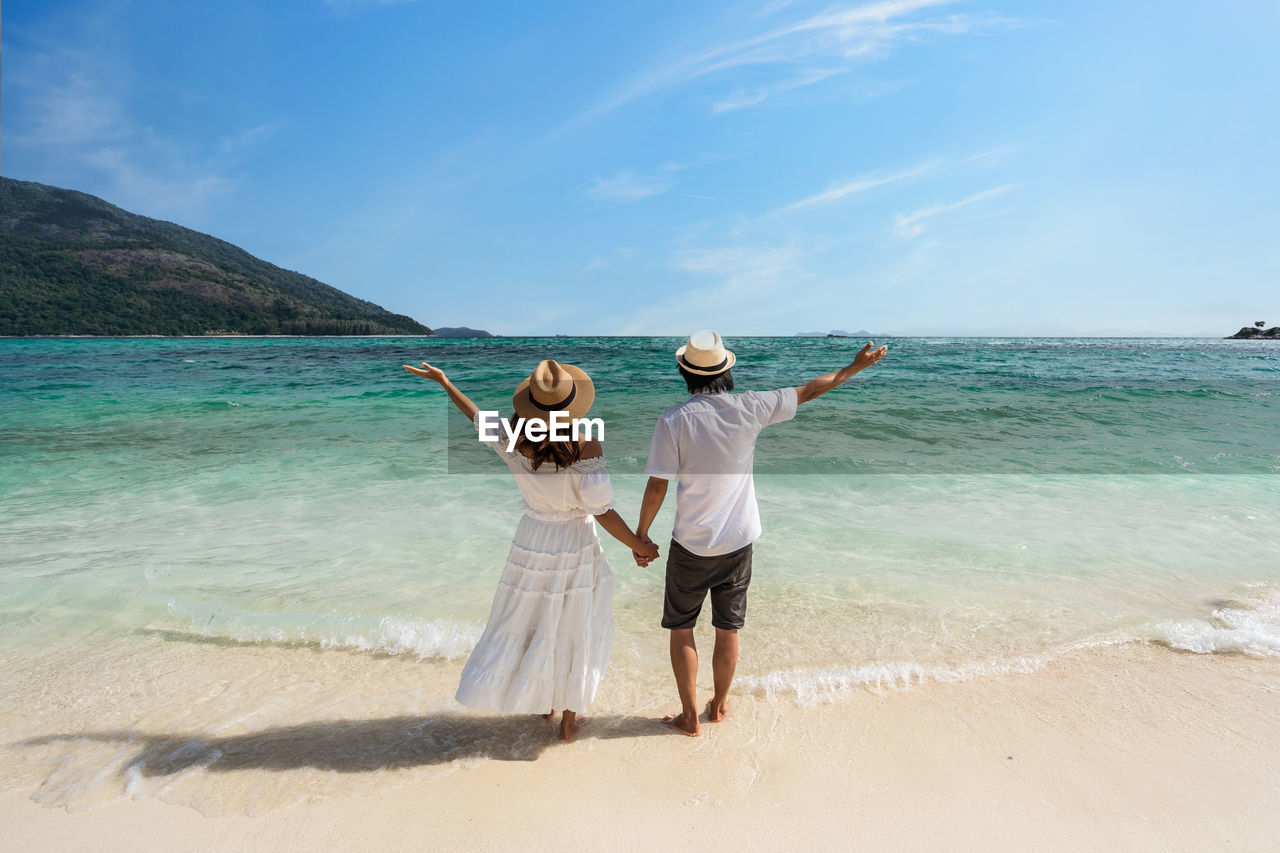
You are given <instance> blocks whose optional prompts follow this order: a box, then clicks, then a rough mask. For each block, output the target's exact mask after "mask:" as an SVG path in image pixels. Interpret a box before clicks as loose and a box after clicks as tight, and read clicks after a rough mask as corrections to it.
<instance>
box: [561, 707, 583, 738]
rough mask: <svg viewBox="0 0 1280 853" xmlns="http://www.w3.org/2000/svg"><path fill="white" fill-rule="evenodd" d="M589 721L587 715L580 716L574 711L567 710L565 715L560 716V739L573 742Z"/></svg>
mask: <svg viewBox="0 0 1280 853" xmlns="http://www.w3.org/2000/svg"><path fill="white" fill-rule="evenodd" d="M588 722H589V721H588V720H587V718H586V717H579V716H578V715H577V714H575V713H574V712H573V711H565V712H564V716H563V717H561V718H560V740H561V741H563V742H564V743H572V742H573V739H574V738H576V737H577V736H578V731H579V730H580V729H581V728H582V727H583V726H585V725H586V724H587V723H588Z"/></svg>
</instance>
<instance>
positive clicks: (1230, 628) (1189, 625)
mask: <svg viewBox="0 0 1280 853" xmlns="http://www.w3.org/2000/svg"><path fill="white" fill-rule="evenodd" d="M1146 638H1147V639H1149V640H1150V641H1151V642H1154V643H1160V644H1162V645H1166V646H1168V647H1170V648H1173V649H1179V650H1182V651H1188V652H1196V653H1197V654H1213V653H1229V652H1235V653H1239V654H1246V655H1255V656H1259V657H1270V656H1273V655H1280V591H1272V592H1271V593H1270V594H1266V595H1261V596H1258V597H1256V598H1251V599H1246V600H1243V601H1238V602H1231V603H1230V604H1224V605H1223V606H1220V607H1217V608H1215V609H1214V611H1213V613H1212V615H1211V616H1210V617H1209V618H1208V619H1187V620H1182V621H1165V622H1157V623H1155V624H1153V625H1151V626H1150V628H1149V629H1148V630H1147V632H1146Z"/></svg>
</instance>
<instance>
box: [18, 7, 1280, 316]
mask: <svg viewBox="0 0 1280 853" xmlns="http://www.w3.org/2000/svg"><path fill="white" fill-rule="evenodd" d="M4 16H5V17H4V28H3V39H4V43H3V62H4V67H3V109H4V116H3V119H4V122H3V143H2V144H3V164H2V165H3V169H4V174H5V175H7V176H9V177H13V178H20V179H24V180H34V181H41V182H45V183H50V184H56V185H59V186H65V187H71V188H74V189H78V190H83V191H85V192H89V193H93V194H95V195H99V196H102V197H103V198H106V199H107V200H108V201H111V202H113V203H115V204H118V205H120V206H122V207H124V208H126V209H129V210H133V211H136V212H139V213H143V214H146V215H149V216H156V217H160V218H163V219H170V220H173V221H176V222H179V223H181V224H183V225H187V226H189V227H192V228H196V229H198V230H201V231H206V232H209V233H212V234H214V235H216V236H218V237H221V238H223V239H226V240H229V241H231V242H233V243H236V244H238V245H240V246H243V247H244V248H245V249H247V250H249V251H250V252H252V253H253V254H256V255H258V256H260V257H262V258H265V259H267V260H269V261H272V262H274V263H277V264H280V265H281V266H284V267H288V268H290V269H296V270H299V271H302V272H305V273H307V274H309V275H313V276H315V277H316V278H319V279H320V280H322V281H325V282H327V283H330V284H333V285H334V286H336V287H339V288H342V289H343V290H346V291H348V292H350V293H354V294H356V295H358V296H361V297H364V298H366V299H370V300H373V301H375V302H378V303H379V304H382V305H384V306H385V307H387V308H390V309H392V310H394V311H399V312H403V313H407V314H410V315H412V316H414V317H416V318H418V319H419V320H421V321H422V322H424V323H427V324H428V325H439V326H447V325H461V324H465V325H470V326H476V327H482V328H487V329H491V330H493V331H496V332H500V333H504V334H522V333H528V334H555V333H566V334H687V333H688V332H689V331H690V330H692V329H695V328H700V327H703V326H712V327H715V328H718V329H720V330H721V331H723V332H724V333H725V334H726V335H733V334H739V335H742V334H791V333H794V332H799V331H810V330H826V329H830V328H847V329H856V328H867V329H871V330H873V331H878V332H883V333H918V334H929V333H946V334H963V333H968V334H1124V333H1135V334H1201V333H1205V334H1225V333H1227V332H1230V331H1233V330H1234V329H1236V328H1238V327H1239V326H1240V325H1241V324H1243V323H1245V322H1252V321H1253V320H1258V319H1262V320H1267V321H1269V322H1270V323H1280V296H1278V295H1277V294H1280V287H1278V286H1277V285H1280V239H1277V236H1276V235H1277V234H1280V205H1278V204H1277V203H1276V199H1277V198H1280V157H1278V156H1277V155H1278V153H1280V103H1278V101H1280V96H1278V95H1277V93H1278V92H1280V4H1276V3H1275V2H1274V1H1273V0H1265V2H1230V3H1224V4H1206V3H1203V2H1091V1H1090V0H1085V2H1078V3H1035V2H1024V3H1012V2H982V0H971V2H936V0H886V2H872V3H848V4H846V3H838V2H837V3H825V2H824V3H805V2H787V0H755V2H745V3H739V2H734V3H718V2H706V3H694V4H691V3H664V2H650V3H636V4H615V3H597V2H584V3H554V4H553V3H510V4H487V3H459V2H449V1H448V0H417V1H416V2H414V0H401V2H389V1H388V0H381V2H379V0H327V2H326V0H289V2H285V3H270V4H266V3H261V2H242V0H224V2H219V3H216V4H213V3H174V2H171V0H134V2H123V1H122V0H40V2H32V0H12V2H10V3H8V4H7V5H6V6H5V7H4Z"/></svg>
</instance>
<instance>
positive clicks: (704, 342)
mask: <svg viewBox="0 0 1280 853" xmlns="http://www.w3.org/2000/svg"><path fill="white" fill-rule="evenodd" d="M737 360H738V359H737V357H736V356H735V355H734V354H733V352H732V351H730V350H727V349H725V348H724V341H723V340H722V339H721V338H720V336H719V335H718V334H716V333H715V332H714V331H712V330H711V329H703V330H702V331H700V332H694V333H693V334H692V335H690V336H689V342H688V343H687V344H685V345H684V346H682V347H680V349H678V350H676V364H678V365H680V366H681V367H683V368H684V369H685V370H687V371H689V372H690V373H696V374H698V375H699V376H717V375H719V374H721V373H724V372H725V371H726V370H728V369H729V368H731V367H733V363H734V362H735V361H737Z"/></svg>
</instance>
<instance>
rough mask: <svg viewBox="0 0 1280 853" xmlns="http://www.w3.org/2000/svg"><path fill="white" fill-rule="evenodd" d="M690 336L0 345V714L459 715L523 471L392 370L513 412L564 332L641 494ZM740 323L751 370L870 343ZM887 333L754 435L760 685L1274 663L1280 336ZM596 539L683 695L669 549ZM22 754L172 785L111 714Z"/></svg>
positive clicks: (183, 723) (51, 769) (610, 443)
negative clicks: (431, 376)
mask: <svg viewBox="0 0 1280 853" xmlns="http://www.w3.org/2000/svg"><path fill="white" fill-rule="evenodd" d="M679 343H680V341H678V340H676V339H668V338H567V337H566V338H497V339H491V340H436V339H430V338H427V339H419V338H398V337H397V338H358V339H350V338H345V339H294V338H273V339H255V338H225V339H205V338H201V339H120V340H103V339H39V340H3V341H0V453H2V454H3V466H2V467H0V500H2V502H3V514H2V515H0V546H2V548H0V664H2V665H3V666H4V669H5V671H6V673H9V674H10V677H9V678H7V679H6V685H5V686H4V687H3V688H0V690H2V692H0V729H2V731H0V734H3V735H4V738H3V739H4V742H5V743H6V744H10V745H12V744H15V743H24V741H23V738H28V739H29V738H32V737H37V736H39V735H41V734H42V733H47V730H48V729H49V727H50V726H54V727H55V728H58V727H61V728H64V729H65V728H67V727H72V728H74V726H76V725H83V722H84V720H86V719H96V718H101V719H110V720H111V721H112V724H113V725H115V726H117V727H125V728H127V729H129V730H130V731H132V730H133V728H136V727H138V726H142V725H144V723H145V725H148V726H151V727H152V728H157V727H158V728H161V729H164V728H165V727H166V726H167V727H169V728H176V729H180V730H182V731H188V732H191V731H205V732H207V731H215V730H220V729H221V728H225V727H228V726H235V725H238V724H241V723H242V722H243V721H244V720H246V719H249V718H252V719H253V720H254V722H255V724H277V725H278V724H284V723H287V722H288V721H290V720H293V719H297V718H298V717H299V716H300V715H304V714H313V715H314V714H320V715H322V716H323V715H326V714H328V715H341V714H344V713H346V714H350V713H352V712H353V709H359V708H361V707H365V706H374V705H378V706H379V707H382V706H394V707H395V708H398V709H400V710H402V711H403V712H405V713H421V712H423V711H425V710H431V709H436V710H439V709H446V710H448V709H450V708H452V710H455V711H457V710H460V709H457V708H456V707H454V706H451V705H450V702H451V698H450V697H451V693H452V687H453V686H454V684H455V683H456V678H457V673H458V672H459V671H460V669H461V665H462V661H463V660H464V659H465V656H466V654H467V652H468V651H469V649H470V647H471V644H472V643H474V641H475V640H476V638H477V637H478V635H479V632H480V629H481V627H482V625H483V622H484V619H485V616H486V615H487V611H488V605H489V600H490V597H491V595H492V592H493V588H494V584H495V583H496V580H497V576H498V573H499V571H500V569H501V567H502V564H503V559H504V557H505V553H506V550H507V546H508V544H509V542H510V535H511V532H512V530H513V529H514V527H515V525H516V522H517V520H518V517H519V508H518V494H517V491H516V489H515V487H514V485H513V484H512V483H511V482H510V478H509V476H508V475H507V473H506V469H505V467H504V466H502V465H501V463H500V462H499V461H498V460H497V459H496V458H494V457H493V455H492V453H491V452H490V451H488V450H487V449H485V448H483V447H478V446H476V445H475V444H474V442H473V439H472V434H471V432H470V431H469V427H468V426H467V425H466V424H462V423H459V419H458V418H456V417H452V416H450V415H449V411H450V408H449V406H448V404H447V400H446V398H445V396H444V394H443V392H441V391H440V390H439V389H438V388H437V387H436V386H435V385H433V384H431V383H428V382H426V381H424V380H420V379H417V378H415V377H412V376H410V375H409V374H407V373H405V372H404V371H403V370H402V369H401V368H400V365H401V364H402V363H405V362H408V363H413V364H416V363H417V362H420V361H423V360H426V361H429V362H431V363H432V364H435V365H437V366H440V367H443V368H444V369H445V370H446V371H447V372H448V373H449V375H450V377H451V378H452V379H453V380H454V381H455V382H456V383H457V384H458V385H459V386H460V387H461V388H463V389H464V390H465V391H467V392H468V393H470V394H471V395H472V397H473V398H474V399H475V400H476V401H477V402H478V403H479V404H480V405H481V407H482V408H494V409H499V410H503V411H504V413H505V411H506V406H507V404H508V403H509V399H510V393H511V390H512V389H513V388H514V386H515V385H516V384H517V383H518V382H519V381H520V380H521V379H522V378H523V377H525V376H527V375H528V373H529V372H530V370H531V369H532V368H533V366H534V365H535V364H536V363H537V362H538V360H539V359H541V358H546V357H553V358H556V359H557V360H559V361H562V362H567V363H572V364H577V365H579V366H581V367H583V368H584V369H586V370H587V371H588V372H589V373H590V374H591V375H592V377H593V378H594V380H595V383H596V388H597V402H596V406H595V409H594V410H593V412H592V414H593V415H598V416H600V417H602V418H603V419H604V421H605V428H606V433H605V439H606V441H605V446H606V455H607V457H608V460H609V467H610V470H611V472H612V474H613V479H614V485H615V487H616V489H617V491H618V509H619V511H620V512H621V513H622V514H623V515H624V517H626V518H627V520H628V522H630V523H634V521H635V518H636V516H637V513H638V509H639V501H640V493H641V490H642V489H643V484H644V477H643V476H642V474H641V472H642V470H643V466H644V454H645V452H646V449H647V444H648V437H649V434H650V431H651V430H652V426H653V422H654V420H655V418H656V416H657V414H658V413H659V412H660V411H662V410H663V409H664V408H666V407H667V406H670V405H673V404H675V403H677V402H679V401H680V400H682V399H684V396H685V395H684V393H683V387H682V383H681V382H680V380H679V377H678V376H677V375H676V373H675V370H674V365H673V361H672V351H673V350H674V349H675V347H676V346H677V345H678V344H679ZM728 343H729V345H730V346H731V347H733V348H734V349H735V351H736V352H737V355H738V366H737V367H735V369H734V375H735V379H736V382H737V387H738V390H746V389H766V388H775V387H781V386H784V385H796V384H801V383H803V382H804V381H805V380H807V379H809V378H812V377H813V376H815V375H818V374H821V373H825V372H827V371H830V370H833V369H836V368H838V367H840V366H843V365H844V364H846V363H847V362H848V361H850V360H851V359H852V357H853V354H854V353H855V352H856V350H857V349H858V347H859V346H860V345H861V343H862V342H861V341H856V340H844V339H795V338H739V339H730V340H729V341H728ZM878 343H887V344H888V345H889V354H888V356H887V357H886V358H885V360H884V361H883V362H881V364H880V365H878V366H876V367H875V368H872V369H871V370H868V371H866V372H864V373H862V374H860V375H859V376H857V377H855V379H854V380H852V381H851V382H849V383H848V384H847V385H846V386H845V387H843V388H840V389H837V390H836V391H834V392H832V393H830V394H828V395H827V396H825V397H823V398H821V399H820V400H817V401H815V402H813V403H811V404H808V405H805V406H802V407H801V409H800V411H799V414H798V416H797V418H796V419H795V421H793V422H790V423H788V424H785V425H780V426H778V427H776V428H773V429H770V430H768V431H766V432H765V433H764V435H763V437H762V438H761V441H760V444H759V447H758V451H757V464H756V470H757V491H758V495H759V499H760V503H761V511H762V516H763V521H764V528H765V532H764V536H763V538H762V539H761V540H760V541H759V542H758V543H757V546H756V547H757V550H756V561H755V580H754V583H753V586H752V595H751V601H750V610H749V613H748V626H747V629H746V631H745V632H744V633H743V659H742V663H741V665H740V668H739V684H738V687H737V689H738V690H739V691H743V692H750V693H752V694H754V695H756V696H759V697H764V698H766V699H767V700H768V701H775V702H786V703H795V704H798V705H804V704H806V703H810V702H814V701H832V700H835V699H837V698H838V697H839V696H840V695H841V694H842V693H847V692H849V691H855V690H862V689H868V688H870V689H887V688H903V687H912V688H913V689H928V685H929V684H930V683H933V682H936V681H949V680H956V679H967V678H974V677H1015V674H1016V673H1019V672H1026V671H1030V670H1033V669H1036V668H1038V667H1040V666H1043V665H1044V664H1045V663H1047V662H1049V661H1052V660H1054V659H1055V658H1057V657H1061V656H1063V655H1070V654H1076V653H1079V652H1080V651H1081V650H1084V649H1088V648H1091V647H1095V646H1099V645H1111V644H1118V643H1158V644H1162V645H1165V646H1169V647H1171V648H1173V649H1178V650H1185V651H1187V652H1190V653H1199V654H1246V655H1260V656H1271V655H1280V560H1278V559H1277V554H1278V553H1280V548H1278V544H1280V342H1274V341H1223V340H1201V339H1125V340H1121V339H1016V340H1015V339H924V338H910V339H887V340H884V341H878ZM673 502H674V501H673V498H669V500H668V505H667V506H666V507H664V509H663V513H662V514H661V515H660V516H659V521H658V524H657V525H655V530H656V531H659V532H665V531H669V530H670V524H671V513H672V510H673V506H672V504H673ZM655 538H659V537H657V536H655ZM605 549H606V553H607V554H608V556H609V558H610V560H611V562H612V564H613V567H614V572H615V575H616V577H617V593H616V599H615V615H616V619H617V622H618V636H617V641H616V643H615V648H614V654H613V660H612V663H611V670H610V673H609V675H608V676H607V677H606V681H605V685H604V686H603V687H602V688H601V692H600V695H599V697H598V702H599V704H600V706H601V708H602V709H604V710H606V711H615V712H618V713H635V714H648V713H651V712H656V711H661V710H669V709H668V708H666V705H667V704H669V703H670V699H671V696H672V695H673V694H672V689H671V685H670V683H669V675H668V673H667V669H666V667H667V664H666V657H665V655H666V651H665V637H664V636H663V632H661V630H660V629H659V628H658V624H657V623H658V619H659V616H660V612H661V604H662V583H661V579H662V561H661V560H660V561H658V562H657V563H655V564H654V565H652V566H650V567H648V568H647V569H639V568H637V567H636V566H635V565H634V564H633V563H632V562H631V560H630V557H629V552H627V551H626V550H625V549H623V548H622V547H621V546H619V545H618V544H617V543H615V542H613V541H612V540H609V539H607V537H606V541H605ZM664 551H665V547H664ZM700 631H702V633H700V635H699V636H700V637H704V636H707V635H709V632H710V627H709V626H705V625H704V626H700ZM388 667H399V669H396V670H395V672H397V673H400V674H398V675H395V676H394V677H392V676H391V675H386V676H385V679H384V680H382V681H379V680H378V678H381V677H382V676H377V675H376V673H380V672H387V673H389V672H391V670H390V669H388ZM302 672H305V673H306V675H305V678H304V677H303V676H301V675H299V673H302ZM371 673H372V674H371ZM51 684H57V685H60V686H59V687H58V689H57V690H56V691H55V692H56V693H57V694H58V696H59V697H65V698H58V699H56V700H55V699H54V698H50V687H49V685H51ZM406 685H412V687H410V686H406ZM317 697H319V698H317ZM380 703H381V704H380ZM388 703H389V704H388ZM54 721H57V722H58V725H54ZM130 727H133V728H130ZM107 740H108V741H109V740H110V739H107ZM94 744H96V745H94ZM14 750H15V751H14V752H13V756H14V760H13V761H12V762H10V765H11V767H14V768H17V769H14V770H12V773H13V774H17V776H15V777H14V778H11V779H10V781H11V782H13V783H15V784H16V782H15V779H32V778H35V779H41V780H43V782H42V787H41V792H42V794H41V796H43V797H45V798H46V799H47V801H49V802H53V803H62V804H68V805H75V804H77V803H89V804H91V803H92V802H98V801H101V800H102V799H103V798H109V797H110V796H116V795H120V794H121V792H124V791H126V790H127V791H128V792H130V793H132V794H133V795H135V796H136V795H142V794H145V793H147V792H148V790H153V789H154V790H159V788H158V787H155V786H156V785H158V784H159V783H148V782H147V780H146V779H143V778H141V777H139V776H138V774H137V773H134V775H133V776H130V773H131V772H133V771H134V770H136V767H135V766H134V765H132V764H130V763H129V762H130V760H131V759H130V755H131V754H133V753H130V752H129V751H128V749H123V748H121V747H120V746H119V744H118V743H117V744H115V745H112V744H111V743H108V742H106V741H104V742H102V743H98V742H97V741H95V742H94V743H93V744H89V743H87V742H81V743H79V745H78V746H77V747H76V748H75V749H72V748H71V747H67V746H62V747H42V748H41V749H35V748H29V749H28V748H24V747H15V748H14ZM135 752H136V751H135ZM206 763H207V762H206ZM131 768H132V770H131ZM143 775H145V774H143ZM113 780H114V781H113ZM2 781H3V780H0V782H2ZM147 784H153V789H148V788H147V787H146V786H147ZM165 784H166V785H168V786H169V788H166V789H165V790H170V789H172V788H173V780H172V779H168V780H167V781H166V782H165ZM201 790H205V789H201ZM205 794H206V795H208V791H207V790H206V791H205ZM192 797H193V799H198V797H195V795H192Z"/></svg>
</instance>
